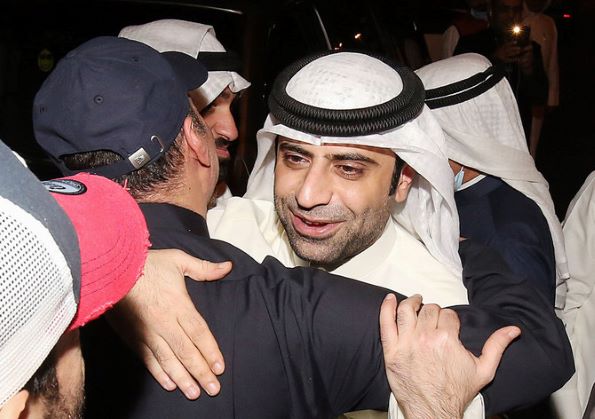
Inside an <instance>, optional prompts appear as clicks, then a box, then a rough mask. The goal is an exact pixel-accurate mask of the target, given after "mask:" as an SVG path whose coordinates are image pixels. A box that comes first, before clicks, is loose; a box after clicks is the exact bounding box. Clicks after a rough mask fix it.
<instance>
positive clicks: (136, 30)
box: [118, 19, 250, 109]
mask: <svg viewBox="0 0 595 419" xmlns="http://www.w3.org/2000/svg"><path fill="white" fill-rule="evenodd" d="M118 36H120V37H122V38H128V39H132V40H134V41H138V42H142V43H144V44H147V45H149V46H150V47H152V48H154V49H156V50H157V51H159V52H166V51H178V52H183V53H185V54H188V55H190V56H191V57H193V58H196V57H198V55H199V54H198V53H199V52H225V48H224V47H223V45H221V43H220V42H219V41H218V40H217V38H216V37H215V29H213V27H212V26H209V25H203V24H201V23H195V22H189V21H186V20H177V19H163V20H156V21H154V22H150V23H146V24H144V25H136V26H127V27H125V28H123V29H122V30H121V31H120V34H119V35H118ZM249 86H250V82H248V81H247V80H246V79H244V78H243V77H242V76H240V75H239V74H238V73H236V72H235V71H209V78H208V79H207V81H206V82H205V83H204V84H203V85H202V86H201V87H200V88H199V89H198V91H199V93H200V102H199V103H197V104H196V105H197V106H198V108H199V109H203V108H204V107H206V106H207V105H208V104H210V103H211V102H212V101H213V100H215V98H216V97H217V96H219V95H220V94H221V92H223V90H224V89H225V88H226V87H229V88H230V90H231V91H232V92H234V93H237V92H240V91H242V90H244V89H247V88H248V87H249Z"/></svg>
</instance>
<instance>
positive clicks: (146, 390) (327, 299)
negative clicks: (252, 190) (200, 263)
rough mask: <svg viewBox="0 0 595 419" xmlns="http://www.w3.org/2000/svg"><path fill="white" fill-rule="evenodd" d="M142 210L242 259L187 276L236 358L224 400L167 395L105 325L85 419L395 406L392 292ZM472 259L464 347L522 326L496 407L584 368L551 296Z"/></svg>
mask: <svg viewBox="0 0 595 419" xmlns="http://www.w3.org/2000/svg"><path fill="white" fill-rule="evenodd" d="M141 208H142V210H143V212H144V214H145V217H146V219H147V222H148V226H149V231H150V233H151V241H152V243H153V246H154V247H155V248H172V247H173V248H179V249H182V250H185V251H187V252H188V253H191V254H194V255H196V256H198V257H201V258H204V259H208V260H214V261H224V260H232V261H233V263H234V269H233V271H232V273H231V275H230V276H229V277H228V278H227V279H226V280H225V281H218V282H194V281H191V280H188V281H187V286H188V291H189V293H190V295H191V298H192V300H193V301H194V303H195V304H196V306H197V308H198V309H199V310H200V312H201V314H202V315H203V316H204V317H205V318H206V320H207V322H208V324H209V326H210V327H211V330H212V331H213V333H214V334H215V336H216V337H217V340H218V343H219V345H220V348H221V350H222V352H223V355H224V357H225V361H226V371H225V373H224V374H223V375H222V376H221V377H220V378H221V384H222V389H221V394H220V395H219V396H217V397H212V398H211V397H208V396H204V395H203V396H202V397H200V399H198V400H196V401H188V400H186V399H185V398H184V397H183V396H182V395H181V394H180V393H179V392H171V393H169V392H166V391H164V390H162V389H161V388H160V386H159V385H158V384H157V383H156V382H155V381H154V380H153V378H152V377H151V376H150V375H149V373H148V372H147V371H146V370H145V369H144V368H143V366H142V365H141V364H140V363H139V362H138V361H137V360H136V359H135V357H134V355H132V354H131V353H130V352H128V351H126V349H125V348H124V347H122V346H121V344H118V342H117V339H115V338H114V337H113V336H111V334H110V331H109V330H107V329H103V330H97V329H101V325H100V324H99V325H95V327H94V329H95V330H85V331H84V332H85V333H84V336H83V348H84V351H85V356H86V359H87V367H88V373H87V391H88V393H87V396H88V410H87V416H86V417H89V418H108V417H109V418H118V417H122V418H143V419H144V418H189V417H204V418H232V417H237V418H325V417H333V416H336V415H337V414H338V413H341V412H346V411H352V410H357V409H386V407H387V402H388V397H389V391H390V390H389V387H388V385H387V381H386V377H385V374H384V364H383V355H382V348H381V345H380V334H379V328H378V315H379V307H380V304H381V302H382V300H383V298H384V296H385V295H386V293H387V292H388V291H387V290H386V289H382V288H378V287H374V286H371V285H368V284H364V283H362V282H359V281H354V280H350V279H346V278H341V277H337V276H333V275H330V274H327V273H325V272H322V271H319V270H315V269H308V268H294V269H287V268H285V267H283V266H282V265H281V264H280V263H279V262H277V261H276V260H275V259H273V258H267V259H266V260H265V261H264V262H263V263H262V264H258V263H256V262H255V261H254V260H252V259H251V258H250V257H249V256H247V255H246V254H244V253H243V252H241V251H240V250H238V249H236V248H234V247H232V246H230V245H228V244H226V243H222V242H219V241H216V240H210V239H208V236H207V234H208V233H207V230H206V224H205V222H204V219H202V218H201V217H199V216H197V215H196V214H194V213H192V212H191V211H188V210H185V209H182V208H179V207H175V206H172V205H167V204H144V205H141ZM461 255H462V257H463V259H464V261H465V272H464V276H465V278H464V281H465V283H466V285H467V286H468V289H469V298H470V300H471V301H472V305H470V306H460V307H455V310H456V311H457V313H458V314H459V316H460V319H461V324H462V327H461V340H462V341H463V342H464V343H465V345H466V346H467V347H468V348H469V349H470V350H472V351H473V352H474V353H476V354H478V353H479V352H480V350H481V347H482V346H483V343H484V341H485V339H486V338H487V336H489V334H490V333H491V332H492V331H494V330H495V329H496V328H499V327H501V326H504V325H509V324H517V325H519V326H520V327H521V328H522V331H523V335H522V337H521V338H520V339H519V340H518V341H517V342H515V343H514V344H512V345H511V347H510V348H509V349H508V350H507V352H506V354H505V356H504V359H503V362H502V365H501V367H500V368H499V370H498V377H497V378H496V380H494V382H493V383H492V384H490V385H489V386H488V387H487V388H486V389H485V390H484V391H483V395H484V397H485V401H486V405H487V409H488V412H496V411H503V410H508V409H510V408H511V407H516V406H520V405H524V404H530V403H533V402H535V401H536V400H539V399H541V398H542V397H544V396H545V395H547V394H549V393H550V392H552V391H553V390H555V389H557V388H558V387H560V386H561V385H562V384H563V383H564V382H565V381H566V380H567V379H568V378H569V377H570V375H571V374H572V372H573V364H572V357H571V354H570V349H569V348H570V347H569V344H568V340H567V338H566V335H565V333H564V329H563V327H562V325H561V323H560V322H559V321H558V320H557V319H556V318H555V316H554V313H553V311H552V310H551V308H550V306H549V304H548V303H547V301H545V300H544V299H542V298H540V297H539V296H538V295H536V293H535V292H533V291H532V289H531V288H530V287H527V286H526V284H525V283H524V282H523V281H522V280H519V279H518V278H516V277H514V276H512V275H510V274H509V273H507V272H505V271H503V269H505V268H503V266H504V263H503V262H502V260H501V259H499V258H498V257H497V256H495V255H494V254H493V253H491V252H490V251H489V250H486V249H485V248H483V247H481V246H479V247H478V246H475V245H473V244H472V243H470V242H465V243H463V244H462V245H461ZM420 280H423V279H420ZM398 298H403V297H402V296H399V297H398ZM479 307H481V308H479Z"/></svg>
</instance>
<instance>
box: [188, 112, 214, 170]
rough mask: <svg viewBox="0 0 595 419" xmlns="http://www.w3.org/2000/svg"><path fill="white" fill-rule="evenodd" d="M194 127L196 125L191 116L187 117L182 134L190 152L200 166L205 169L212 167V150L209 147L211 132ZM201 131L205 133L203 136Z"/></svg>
mask: <svg viewBox="0 0 595 419" xmlns="http://www.w3.org/2000/svg"><path fill="white" fill-rule="evenodd" d="M199 118H200V117H199ZM194 125H195V123H194V121H193V120H192V118H191V117H190V116H187V117H186V118H185V119H184V123H183V124H182V134H183V136H184V139H185V141H186V144H187V146H188V150H189V152H190V153H191V154H192V156H193V157H194V158H195V159H196V160H198V161H199V162H200V164H202V165H203V166H205V167H210V166H211V154H210V153H211V150H209V145H208V141H209V133H210V131H209V130H208V129H205V130H201V129H200V128H197V127H195V126H194ZM201 131H204V135H201Z"/></svg>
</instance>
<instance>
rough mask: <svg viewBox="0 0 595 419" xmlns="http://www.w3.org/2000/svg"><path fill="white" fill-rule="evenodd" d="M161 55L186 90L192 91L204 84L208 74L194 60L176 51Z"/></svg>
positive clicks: (202, 66) (204, 68) (203, 67)
mask: <svg viewBox="0 0 595 419" xmlns="http://www.w3.org/2000/svg"><path fill="white" fill-rule="evenodd" d="M161 55H162V56H163V57H164V58H165V59H166V60H167V61H168V62H169V65H170V66H171V67H172V68H173V70H174V72H175V73H176V76H177V78H178V80H179V81H180V83H182V85H184V86H185V87H186V90H194V89H196V88H198V87H200V86H202V85H203V84H204V82H205V81H207V78H208V77H209V73H208V71H207V69H206V67H205V66H204V65H202V64H201V63H200V62H199V61H198V60H197V59H196V58H193V57H191V56H189V55H188V54H184V53H183V52H178V51H166V52H162V53H161Z"/></svg>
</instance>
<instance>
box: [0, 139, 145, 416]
mask: <svg viewBox="0 0 595 419" xmlns="http://www.w3.org/2000/svg"><path fill="white" fill-rule="evenodd" d="M44 183H45V187H44V185H43V184H42V183H41V182H39V180H38V179H37V178H35V176H34V175H33V174H32V173H31V172H29V170H27V169H26V168H25V167H24V166H23V165H22V164H21V162H19V161H18V159H17V158H16V157H15V156H14V155H13V153H12V152H11V151H10V150H9V149H8V148H7V147H6V146H5V145H4V144H2V143H1V142H0V278H1V281H0V359H1V360H2V362H0V407H1V406H2V405H3V404H4V403H5V402H6V401H7V400H8V399H10V398H11V397H12V396H13V395H14V394H16V393H17V392H18V391H19V390H20V389H21V388H22V387H23V386H24V385H25V384H26V383H27V381H28V380H29V379H30V378H31V376H32V375H33V374H34V373H35V371H36V370H37V369H38V368H39V366H40V365H41V363H42V362H43V361H44V359H45V358H46V357H47V355H48V354H49V353H50V351H51V350H52V348H53V347H54V345H55V344H56V342H57V341H58V339H59V338H60V336H61V335H62V334H63V333H64V332H65V331H66V330H67V329H68V330H72V329H75V328H77V327H79V326H82V325H83V324H85V323H87V322H89V321H90V320H92V319H94V318H96V317H98V316H99V315H101V314H102V313H103V312H104V311H105V310H107V309H108V308H109V307H111V306H112V305H114V304H115V303H116V302H118V300H120V299H121V298H122V297H123V296H124V295H126V293H127V292H128V291H129V290H130V289H131V288H132V286H133V285H134V283H135V282H136V280H137V279H138V277H139V276H140V274H141V273H142V269H143V266H144V262H145V258H146V255H147V249H148V246H149V240H148V231H147V227H146V224H145V221H144V217H143V215H142V213H141V212H140V210H139V208H138V206H137V204H136V202H135V201H134V199H133V198H132V197H131V196H130V195H129V194H128V192H126V190H125V189H124V188H122V187H121V186H120V185H118V184H116V183H114V182H112V181H110V180H108V179H106V178H103V177H99V176H94V175H89V174H78V175H76V176H74V177H70V178H63V179H57V180H53V181H49V182H44ZM48 190H49V191H50V193H48ZM77 308H78V310H77Z"/></svg>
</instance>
